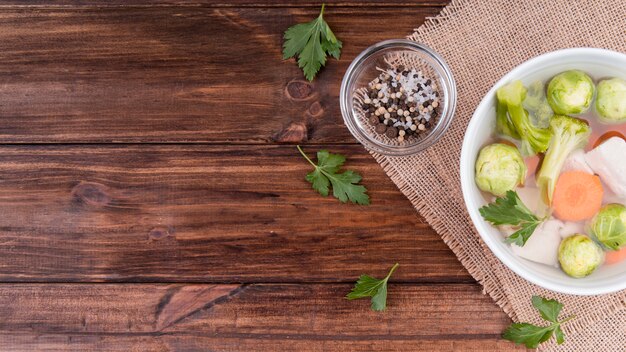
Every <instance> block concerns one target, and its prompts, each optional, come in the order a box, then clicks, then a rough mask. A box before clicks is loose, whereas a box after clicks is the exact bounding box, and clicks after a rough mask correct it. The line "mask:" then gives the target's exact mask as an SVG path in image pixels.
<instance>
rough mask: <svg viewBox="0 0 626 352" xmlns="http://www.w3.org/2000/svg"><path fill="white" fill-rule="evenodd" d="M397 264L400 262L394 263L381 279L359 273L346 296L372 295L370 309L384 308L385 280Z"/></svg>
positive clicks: (378, 309) (362, 296)
mask: <svg viewBox="0 0 626 352" xmlns="http://www.w3.org/2000/svg"><path fill="white" fill-rule="evenodd" d="M398 266H400V264H398V263H396V264H394V266H393V267H392V268H391V270H389V274H387V276H385V278H384V279H382V280H378V279H376V278H373V277H371V276H369V275H361V276H360V277H359V280H358V281H357V282H356V285H354V288H353V289H352V291H350V293H348V294H347V295H346V298H347V299H349V300H353V299H359V298H365V297H372V306H371V307H372V310H375V311H382V310H385V308H387V281H388V280H389V278H390V277H391V274H393V272H394V271H396V269H397V268H398Z"/></svg>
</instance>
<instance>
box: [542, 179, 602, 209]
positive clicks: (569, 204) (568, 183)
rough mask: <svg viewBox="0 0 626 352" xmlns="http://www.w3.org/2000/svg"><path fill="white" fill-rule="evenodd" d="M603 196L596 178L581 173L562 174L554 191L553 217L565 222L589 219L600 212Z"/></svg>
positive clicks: (600, 184)
mask: <svg viewBox="0 0 626 352" xmlns="http://www.w3.org/2000/svg"><path fill="white" fill-rule="evenodd" d="M603 195H604V191H603V189H602V183H601V182H600V178H599V177H598V176H595V175H589V174H588V173H586V172H582V171H568V172H564V173H562V174H561V176H559V179H558V181H557V182H556V188H555V189H554V199H553V200H552V207H553V209H554V215H555V216H556V217H557V218H559V219H561V220H566V221H580V220H585V219H589V218H591V217H592V216H594V215H595V214H596V213H597V212H598V210H600V207H601V206H602V196H603Z"/></svg>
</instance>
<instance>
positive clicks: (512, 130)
mask: <svg viewBox="0 0 626 352" xmlns="http://www.w3.org/2000/svg"><path fill="white" fill-rule="evenodd" d="M526 93H527V90H526V87H524V85H523V84H522V81H519V80H517V81H513V82H511V83H509V84H506V85H504V86H502V87H500V88H498V90H497V91H496V98H497V99H498V105H497V106H496V129H497V130H498V132H499V133H503V134H506V135H508V136H510V137H513V138H516V139H521V140H522V143H521V150H522V154H523V155H524V156H529V155H535V154H537V153H543V152H545V151H546V149H548V144H549V143H550V137H551V136H552V132H551V131H550V129H549V128H539V127H537V126H535V125H533V123H532V121H531V119H530V117H529V116H528V111H526V110H525V109H524V107H523V106H522V102H523V101H524V99H526ZM505 108H506V111H504V110H505ZM507 112H508V115H507Z"/></svg>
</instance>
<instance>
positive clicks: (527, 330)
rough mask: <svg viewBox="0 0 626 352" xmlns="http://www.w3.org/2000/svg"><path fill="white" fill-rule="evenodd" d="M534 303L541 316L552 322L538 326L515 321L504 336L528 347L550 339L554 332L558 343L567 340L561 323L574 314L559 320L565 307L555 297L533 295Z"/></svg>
mask: <svg viewBox="0 0 626 352" xmlns="http://www.w3.org/2000/svg"><path fill="white" fill-rule="evenodd" d="M532 304H533V306H534V307H535V308H537V310H538V311H539V314H541V317H542V318H543V319H544V320H546V321H548V322H550V323H552V324H550V325H548V326H537V325H533V324H529V323H514V324H511V326H509V327H508V329H506V330H505V331H504V333H503V334H502V337H503V338H504V339H506V340H509V341H513V342H515V343H516V344H524V345H526V347H528V348H537V346H539V344H540V343H543V342H546V341H548V340H549V339H550V337H552V335H553V334H554V336H555V337H556V342H557V344H559V345H560V344H562V343H563V342H565V336H564V334H563V330H561V325H562V324H564V323H565V322H567V321H569V320H571V319H573V318H574V316H571V317H569V318H567V319H564V320H562V321H559V320H558V319H559V313H560V312H561V309H563V304H561V303H560V302H559V301H557V300H554V299H546V298H543V297H539V296H533V298H532Z"/></svg>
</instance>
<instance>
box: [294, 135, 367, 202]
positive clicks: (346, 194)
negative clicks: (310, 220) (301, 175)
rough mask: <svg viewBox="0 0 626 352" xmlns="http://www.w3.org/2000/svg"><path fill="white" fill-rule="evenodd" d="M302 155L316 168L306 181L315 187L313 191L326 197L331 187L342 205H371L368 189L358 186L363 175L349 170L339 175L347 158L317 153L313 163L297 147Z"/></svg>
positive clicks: (325, 152) (339, 155) (325, 151)
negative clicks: (315, 160)
mask: <svg viewBox="0 0 626 352" xmlns="http://www.w3.org/2000/svg"><path fill="white" fill-rule="evenodd" d="M297 147H298V150H299V151H300V154H302V156H303V157H304V158H305V159H306V160H307V161H308V162H309V163H310V164H311V165H313V167H315V170H313V171H312V172H310V173H308V174H307V175H306V180H307V181H309V182H310V183H311V184H312V185H313V189H314V190H316V191H317V192H319V194H321V195H323V196H324V197H326V196H328V193H329V189H330V186H332V187H333V196H334V197H335V198H337V199H339V200H340V201H341V202H342V203H345V202H347V201H348V200H350V201H351V202H352V203H356V204H361V205H369V204H370V197H369V196H368V195H367V194H366V193H365V192H367V188H365V186H362V185H358V184H357V183H359V182H360V181H361V175H359V174H358V173H356V172H354V171H352V170H347V171H344V172H343V173H337V172H338V171H339V169H340V168H341V166H342V165H343V163H344V162H345V161H346V157H344V156H343V155H341V154H331V153H329V152H328V151H327V150H320V151H318V152H317V163H318V165H316V164H315V163H313V162H312V161H311V159H309V157H308V156H307V155H306V154H305V153H304V152H303V151H302V148H300V146H297Z"/></svg>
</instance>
